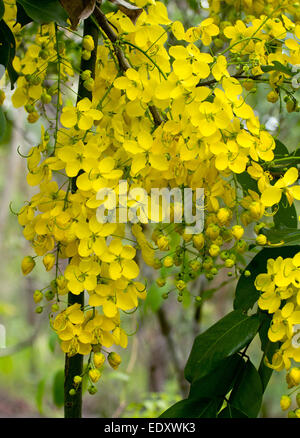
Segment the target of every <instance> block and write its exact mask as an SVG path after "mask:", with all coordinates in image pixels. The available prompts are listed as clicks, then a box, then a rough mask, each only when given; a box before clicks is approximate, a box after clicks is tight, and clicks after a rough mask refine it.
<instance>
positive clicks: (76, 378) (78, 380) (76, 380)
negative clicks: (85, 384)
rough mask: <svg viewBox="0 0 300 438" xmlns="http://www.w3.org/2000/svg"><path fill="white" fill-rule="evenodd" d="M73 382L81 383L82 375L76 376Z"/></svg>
mask: <svg viewBox="0 0 300 438" xmlns="http://www.w3.org/2000/svg"><path fill="white" fill-rule="evenodd" d="M73 382H74V383H75V384H76V385H79V383H81V382H82V377H81V376H74V379H73Z"/></svg>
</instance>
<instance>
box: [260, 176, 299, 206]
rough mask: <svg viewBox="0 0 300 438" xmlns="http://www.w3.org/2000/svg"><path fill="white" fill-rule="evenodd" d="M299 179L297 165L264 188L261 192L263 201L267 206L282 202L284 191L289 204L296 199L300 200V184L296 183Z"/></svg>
mask: <svg viewBox="0 0 300 438" xmlns="http://www.w3.org/2000/svg"><path fill="white" fill-rule="evenodd" d="M297 180H298V169H297V168H296V167H291V168H290V169H288V170H287V171H286V172H285V174H284V176H283V177H282V178H280V179H279V180H278V181H276V183H275V184H274V185H273V186H271V185H270V186H269V187H267V188H266V189H265V190H263V192H262V194H261V202H262V203H263V204H264V205H265V206H266V207H271V206H272V205H275V204H278V203H279V202H280V200H281V196H282V193H284V194H285V195H286V197H287V200H288V202H289V204H290V205H292V203H293V201H294V199H297V200H300V186H299V185H294V184H295V183H296V181H297Z"/></svg>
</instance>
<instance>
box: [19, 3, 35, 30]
mask: <svg viewBox="0 0 300 438" xmlns="http://www.w3.org/2000/svg"><path fill="white" fill-rule="evenodd" d="M17 23H20V25H21V27H23V26H26V24H29V23H32V18H30V17H28V15H27V14H26V11H25V9H24V8H23V6H22V5H21V3H17Z"/></svg>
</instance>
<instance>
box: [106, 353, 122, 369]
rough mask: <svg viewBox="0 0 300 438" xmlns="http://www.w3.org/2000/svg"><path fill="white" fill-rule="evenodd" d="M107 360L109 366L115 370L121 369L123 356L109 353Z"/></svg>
mask: <svg viewBox="0 0 300 438" xmlns="http://www.w3.org/2000/svg"><path fill="white" fill-rule="evenodd" d="M107 360H108V363H109V365H110V366H111V367H112V368H113V369H114V370H116V369H117V368H118V367H119V365H120V363H121V362H122V359H121V356H119V354H118V353H114V352H111V353H109V355H108V356H107Z"/></svg>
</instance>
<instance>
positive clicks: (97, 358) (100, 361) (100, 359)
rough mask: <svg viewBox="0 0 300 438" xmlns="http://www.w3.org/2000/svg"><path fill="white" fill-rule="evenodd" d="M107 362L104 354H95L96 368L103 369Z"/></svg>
mask: <svg viewBox="0 0 300 438" xmlns="http://www.w3.org/2000/svg"><path fill="white" fill-rule="evenodd" d="M104 362H105V356H104V354H103V353H101V352H98V353H95V354H94V365H95V367H96V368H100V367H102V365H103V364H104Z"/></svg>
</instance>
